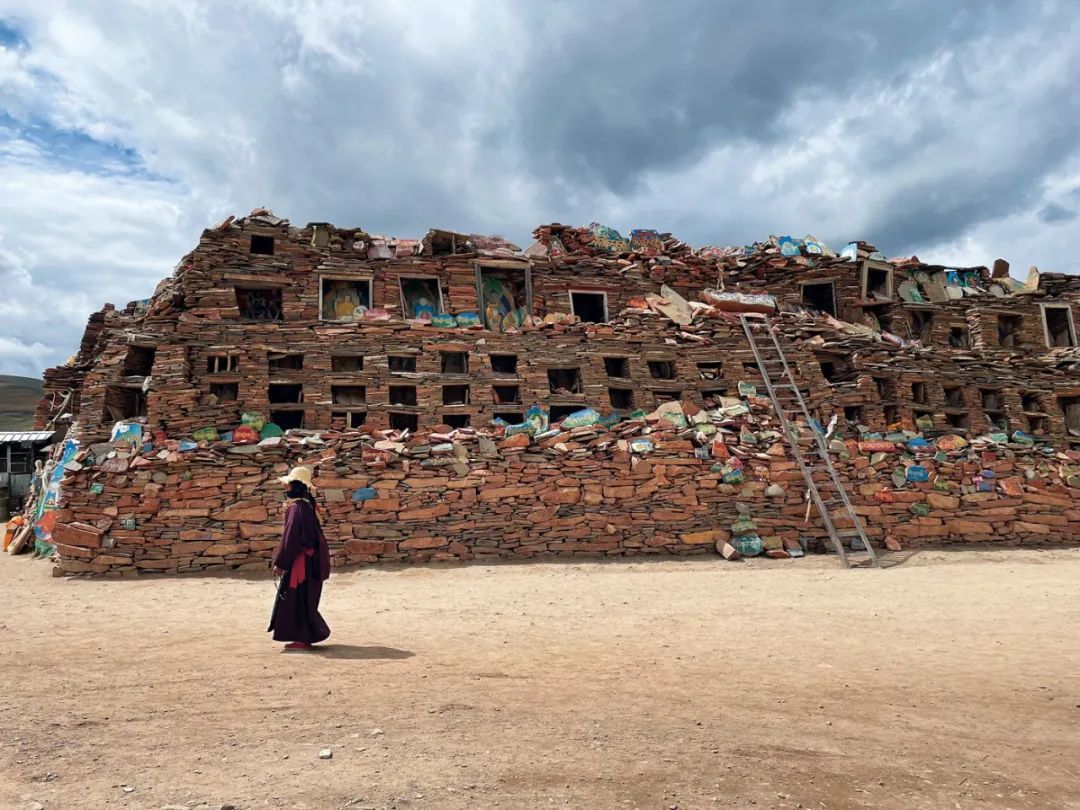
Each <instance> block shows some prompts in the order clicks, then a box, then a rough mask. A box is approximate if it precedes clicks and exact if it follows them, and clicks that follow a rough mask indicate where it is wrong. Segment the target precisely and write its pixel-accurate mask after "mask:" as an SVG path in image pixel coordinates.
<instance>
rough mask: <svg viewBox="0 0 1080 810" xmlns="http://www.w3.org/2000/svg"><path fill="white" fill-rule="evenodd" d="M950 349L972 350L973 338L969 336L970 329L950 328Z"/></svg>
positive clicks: (961, 327) (964, 327) (962, 327)
mask: <svg viewBox="0 0 1080 810" xmlns="http://www.w3.org/2000/svg"><path fill="white" fill-rule="evenodd" d="M949 348H951V349H970V348H971V336H970V335H969V334H968V328H967V327H966V326H950V327H949Z"/></svg>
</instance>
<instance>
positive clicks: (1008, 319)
mask: <svg viewBox="0 0 1080 810" xmlns="http://www.w3.org/2000/svg"><path fill="white" fill-rule="evenodd" d="M1023 325H1024V318H1023V316H1021V315H998V345H1000V346H1002V347H1004V348H1006V349H1015V348H1018V347H1019V346H1020V330H1021V329H1022V328H1023Z"/></svg>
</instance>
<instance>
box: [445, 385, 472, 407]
mask: <svg viewBox="0 0 1080 810" xmlns="http://www.w3.org/2000/svg"><path fill="white" fill-rule="evenodd" d="M442 401H443V405H468V404H469V386H467V385H444V386H443V389H442Z"/></svg>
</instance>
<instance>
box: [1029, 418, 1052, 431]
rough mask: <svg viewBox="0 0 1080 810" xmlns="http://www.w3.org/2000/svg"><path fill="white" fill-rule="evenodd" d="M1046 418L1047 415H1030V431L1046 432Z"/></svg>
mask: <svg viewBox="0 0 1080 810" xmlns="http://www.w3.org/2000/svg"><path fill="white" fill-rule="evenodd" d="M1046 419H1047V417H1045V416H1028V417H1027V423H1028V431H1029V432H1030V433H1036V434H1041V433H1045V432H1046Z"/></svg>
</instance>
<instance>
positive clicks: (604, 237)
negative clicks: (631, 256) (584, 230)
mask: <svg viewBox="0 0 1080 810" xmlns="http://www.w3.org/2000/svg"><path fill="white" fill-rule="evenodd" d="M589 230H590V231H592V236H593V239H592V246H593V247H594V248H596V249H597V250H603V251H606V252H607V253H628V252H629V251H630V242H629V241H628V240H626V239H624V238H623V236H622V234H620V233H619V232H618V231H617V230H615V229H614V228H609V227H608V226H607V225H601V224H600V223H598V222H594V223H592V224H591V225H590V226H589Z"/></svg>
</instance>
